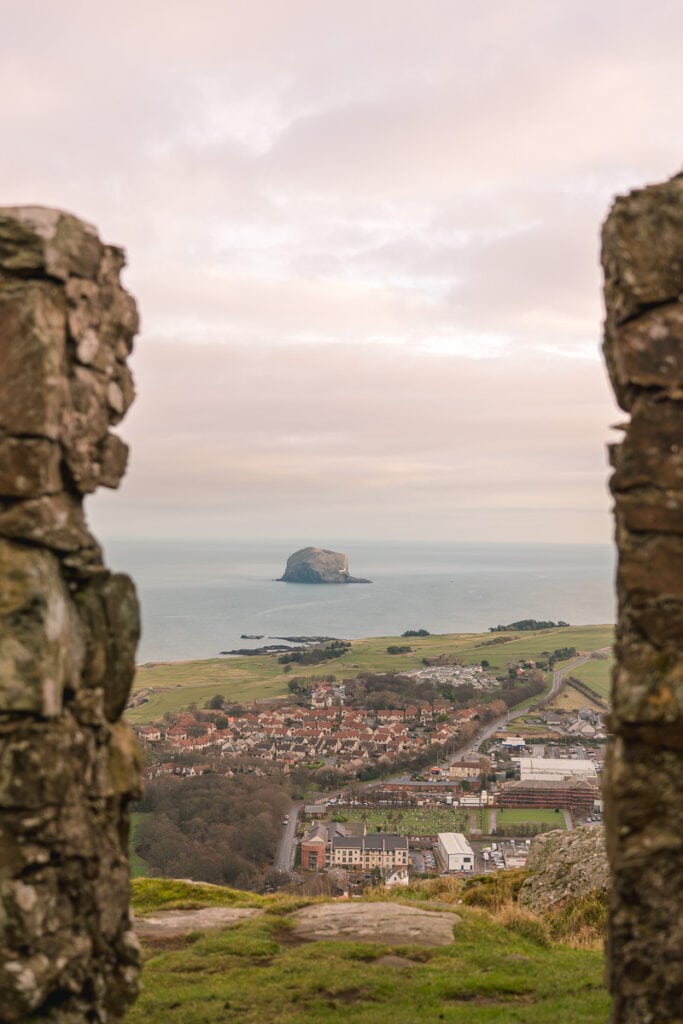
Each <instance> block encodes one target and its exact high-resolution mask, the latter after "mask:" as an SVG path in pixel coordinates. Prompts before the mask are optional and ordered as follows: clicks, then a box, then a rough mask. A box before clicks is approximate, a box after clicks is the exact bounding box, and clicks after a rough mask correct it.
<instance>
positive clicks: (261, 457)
mask: <svg viewBox="0 0 683 1024" xmlns="http://www.w3.org/2000/svg"><path fill="white" fill-rule="evenodd" d="M0 9H2V12H3V18H2V32H1V34H0V84H1V87H2V96H3V102H2V104H1V105H0V131H1V135H0V138H1V139H2V159H1V160H0V202H2V203H3V204H10V203H17V204H19V203H42V204H46V205H53V206H59V207H62V208H64V209H67V210H70V211H72V212H74V213H76V214H78V215H80V216H82V217H84V218H85V219H86V220H90V221H92V222H93V223H94V224H95V225H96V226H97V227H98V229H99V231H100V234H101V236H102V237H103V239H104V240H105V241H108V242H116V243H119V244H122V245H124V246H125V248H126V250H127V252H128V262H129V266H128V269H127V270H126V272H125V283H126V286H127V287H128V288H129V289H130V290H131V291H132V292H133V294H134V295H135V296H136V298H137V300H138V302H139V305H140V308H141V312H142V318H143V330H142V333H141V335H140V338H139V341H138V344H137V350H136V354H135V357H134V360H133V369H134V372H135V375H136V381H137V386H138V399H137V402H136V404H135V406H134V407H133V409H132V410H131V412H130V413H129V416H128V418H127V420H126V421H125V423H124V424H122V426H121V428H120V429H121V433H122V434H123V436H124V437H125V439H126V440H128V441H129V442H130V443H131V445H132V455H131V462H130V468H129V473H128V476H127V478H126V481H125V483H124V484H123V485H122V488H121V489H120V491H119V492H114V493H111V494H110V493H108V492H106V493H103V494H102V495H101V496H98V497H96V498H94V499H91V500H90V501H89V514H90V520H91V523H92V525H93V527H94V528H95V530H96V531H97V532H98V533H99V534H100V536H103V537H104V538H105V539H108V538H113V537H123V536H126V537H133V536H140V537H145V536H153V537H159V538H186V539H192V538H196V537H201V538H207V537H212V538H225V539H228V538H230V539H240V538H245V539H246V538H259V537H261V538H264V539H265V538H296V539H299V540H301V542H302V543H311V544H319V545H325V543H327V540H328V538H330V537H334V538H339V539H344V538H348V539H349V540H353V539H358V538H370V539H371V538H383V537H386V538H397V539H448V540H456V541H457V540H481V541H487V540H490V541H493V540H496V541H513V540H522V541H530V540H542V541H555V540H563V541H575V542H581V541H587V542H593V541H595V542H603V541H607V540H608V539H609V538H610V536H611V523H610V517H609V504H610V503H609V499H608V496H607V491H606V479H607V460H606V455H605V444H606V442H607V441H608V440H609V439H610V438H611V437H612V436H613V435H612V434H611V432H610V429H609V427H610V425H611V424H614V423H615V422H619V421H620V420H623V418H624V417H623V414H622V413H620V412H619V411H618V410H616V409H615V407H614V404H613V402H612V399H611V397H610V392H609V388H608V386H607V383H606V379H605V374H604V370H603V367H602V363H601V359H600V354H599V342H600V321H601V318H602V308H601V300H600V283H601V282H600V273H599V266H598V234H599V227H600V223H601V221H602V220H603V218H604V216H605V213H606V211H607V209H608V207H609V203H610V201H611V197H612V196H613V195H614V194H615V193H617V192H621V191H625V190H628V189H629V188H631V187H636V186H638V185H641V184H645V183H648V182H652V181H657V180H661V179H664V178H667V177H669V176H671V175H672V174H673V173H675V172H676V171H678V170H680V169H681V167H682V166H683V146H681V125H683V88H682V85H683V62H682V61H681V39H683V3H681V2H680V0H647V2H646V0H637V2H636V0H604V2H602V0H486V2H485V3H479V4H477V3H473V2H472V0H467V2H465V0H343V2H340V0H334V2H333V0H249V2H248V3H245V2H244V0H241V2H237V0H215V2H213V0H193V2H192V3H188V2H187V0H163V2H161V0H160V2H156V0H135V2H131V0H117V2H116V3H113V2H112V0H109V2H105V0H103V2H101V3H99V2H92V0H22V2H21V3H14V2H10V0H0Z"/></svg>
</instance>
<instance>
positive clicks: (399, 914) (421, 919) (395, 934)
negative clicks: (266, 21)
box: [292, 903, 460, 946]
mask: <svg viewBox="0 0 683 1024" xmlns="http://www.w3.org/2000/svg"><path fill="white" fill-rule="evenodd" d="M292 920H293V921H294V922H295V927H294V935H296V936H297V937H298V938H300V939H308V940H310V941H314V940H329V939H340V940H345V941H349V940H352V941H356V942H381V943H382V944H383V945H388V946H406V945H414V944H417V945H421V946H447V945H449V943H451V942H452V941H453V926H454V925H455V924H457V923H458V922H459V920H460V918H459V917H458V916H457V915H456V914H451V913H444V912H443V911H429V910H420V909H419V908H418V907H404V906H399V905H398V904H396V903H363V904H354V903H333V904H330V903H322V904H316V905H315V906H312V907H304V908H303V909H302V910H299V911H297V912H296V913H295V914H293V915H292Z"/></svg>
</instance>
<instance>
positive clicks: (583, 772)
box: [514, 757, 597, 782]
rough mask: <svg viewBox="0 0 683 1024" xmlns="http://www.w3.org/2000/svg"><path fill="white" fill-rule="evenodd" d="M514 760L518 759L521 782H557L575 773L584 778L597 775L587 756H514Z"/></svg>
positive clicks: (593, 777) (571, 776) (592, 762)
mask: <svg viewBox="0 0 683 1024" xmlns="http://www.w3.org/2000/svg"><path fill="white" fill-rule="evenodd" d="M514 760H515V761H519V771H520V778H521V780H522V782H559V781H561V780H562V779H569V778H575V777H576V776H577V775H579V776H581V777H582V778H584V779H595V778H596V777H597V771H596V768H595V762H594V761H591V760H589V759H588V758H585V759H579V758H568V757H516V758H514Z"/></svg>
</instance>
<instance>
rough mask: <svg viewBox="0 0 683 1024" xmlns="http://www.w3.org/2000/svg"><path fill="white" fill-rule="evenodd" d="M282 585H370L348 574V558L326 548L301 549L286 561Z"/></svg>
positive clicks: (281, 580) (368, 581)
mask: <svg viewBox="0 0 683 1024" xmlns="http://www.w3.org/2000/svg"><path fill="white" fill-rule="evenodd" d="M279 582H282V583H372V580H364V579H359V578H357V577H356V576H351V575H350V574H349V556H348V555H343V554H341V553H340V552H338V551H328V549H327V548H301V550H300V551H295V552H294V554H293V555H290V556H289V558H288V559H287V566H286V568H285V571H284V575H282V576H281V577H280V580H279Z"/></svg>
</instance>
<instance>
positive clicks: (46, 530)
mask: <svg viewBox="0 0 683 1024" xmlns="http://www.w3.org/2000/svg"><path fill="white" fill-rule="evenodd" d="M0 537H8V538H10V539H15V540H27V541H30V542H31V543H32V544H40V545H42V546H43V547H46V548H53V549H54V550H55V551H60V552H65V551H72V552H74V551H79V550H80V549H81V548H87V547H95V540H94V538H93V536H92V535H91V534H90V533H89V532H88V529H87V527H86V525H85V518H84V515H83V507H82V505H81V502H80V501H78V500H77V499H76V498H75V497H74V496H73V495H71V494H56V495H52V496H51V497H49V498H48V497H42V498H36V499H34V500H28V501H12V502H4V503H3V502H0Z"/></svg>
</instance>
